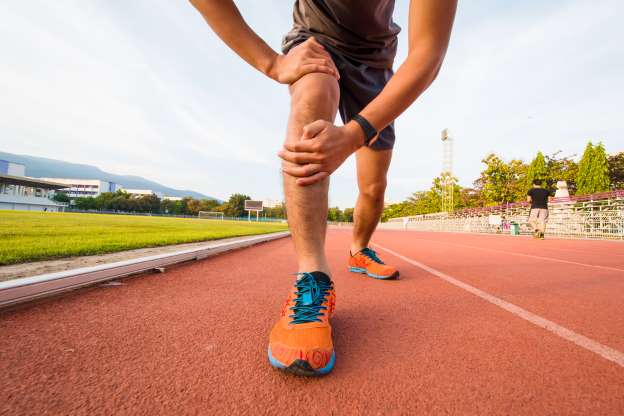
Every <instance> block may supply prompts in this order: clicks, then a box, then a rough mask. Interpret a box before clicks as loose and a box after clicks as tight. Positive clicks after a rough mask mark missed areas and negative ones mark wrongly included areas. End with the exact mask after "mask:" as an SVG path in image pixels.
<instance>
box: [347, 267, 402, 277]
mask: <svg viewBox="0 0 624 416" xmlns="http://www.w3.org/2000/svg"><path fill="white" fill-rule="evenodd" d="M349 271H350V272H351V273H361V274H365V275H367V276H368V277H372V278H373V279H379V280H392V279H398V278H399V271H398V270H397V271H396V272H394V273H392V274H391V275H390V276H379V275H377V274H373V273H369V272H368V271H367V270H366V269H362V268H361V267H349Z"/></svg>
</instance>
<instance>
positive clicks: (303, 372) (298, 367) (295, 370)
mask: <svg viewBox="0 0 624 416" xmlns="http://www.w3.org/2000/svg"><path fill="white" fill-rule="evenodd" d="M268 355H269V363H271V365H272V366H273V367H275V368H277V369H279V370H282V371H285V372H287V373H290V374H294V375H296V376H303V377H320V376H324V375H326V374H328V373H329V372H330V371H331V370H332V369H333V368H334V363H335V362H336V352H335V351H334V352H332V355H331V358H330V359H329V363H327V365H326V366H325V367H323V368H319V369H318V370H315V369H314V368H312V366H311V365H310V363H308V362H307V361H306V360H301V359H297V360H295V361H293V362H292V364H290V365H288V366H287V365H286V364H283V363H281V362H279V361H278V360H277V359H275V357H273V354H271V347H270V346H269V349H268Z"/></svg>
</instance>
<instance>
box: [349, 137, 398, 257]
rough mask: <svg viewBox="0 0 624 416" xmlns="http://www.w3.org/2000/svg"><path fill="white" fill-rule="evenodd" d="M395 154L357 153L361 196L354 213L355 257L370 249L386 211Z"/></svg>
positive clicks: (377, 151) (352, 246)
mask: <svg viewBox="0 0 624 416" xmlns="http://www.w3.org/2000/svg"><path fill="white" fill-rule="evenodd" d="M391 159H392V150H391V149H390V150H372V149H370V148H368V147H362V148H360V149H359V150H358V151H357V153H356V161H357V178H358V188H359V191H360V193H359V195H358V199H357V203H356V205H355V211H354V213H353V222H354V224H353V240H352V242H351V254H355V253H357V252H358V251H360V250H362V249H363V248H365V247H367V246H368V243H369V241H370V239H371V237H372V235H373V232H375V228H377V224H378V223H379V219H380V218H381V213H382V212H383V208H384V194H385V191H386V184H387V181H386V175H387V174H388V167H389V166H390V160H391Z"/></svg>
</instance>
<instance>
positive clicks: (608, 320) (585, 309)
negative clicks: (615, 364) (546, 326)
mask: <svg viewBox="0 0 624 416" xmlns="http://www.w3.org/2000/svg"><path fill="white" fill-rule="evenodd" d="M418 234H419V233H411V232H410V233H402V234H396V233H393V232H390V233H384V232H378V233H376V235H375V239H374V241H375V242H378V243H379V244H381V245H382V246H385V247H388V248H390V249H392V250H395V251H396V252H398V253H400V254H402V255H404V256H407V257H409V258H411V259H414V260H416V261H419V262H422V263H424V264H426V265H427V266H430V267H433V268H435V269H437V270H440V271H442V272H444V273H447V274H450V275H451V276H453V277H456V278H458V279H459V280H461V281H463V282H465V283H468V284H470V285H472V286H475V287H477V288H479V289H481V290H484V291H486V292H488V293H490V294H492V295H494V296H497V297H500V298H502V299H503V300H506V301H508V302H511V303H513V304H515V305H518V306H520V307H522V308H524V309H527V310H529V311H531V312H533V313H536V314H538V315H540V316H542V317H545V318H546V319H549V320H552V321H554V322H556V323H558V324H560V325H562V326H564V327H567V328H569V329H571V330H573V331H575V332H578V333H580V334H582V335H585V336H587V337H589V338H592V339H595V340H596V341H598V342H601V343H603V344H605V345H607V346H610V347H612V348H615V349H617V350H620V351H624V271H623V272H620V271H619V270H613V269H604V268H592V267H585V266H580V265H576V264H571V263H560V262H551V261H546V260H543V259H539V258H535V257H522V256H516V255H513V253H506V252H501V251H491V250H490V247H488V246H487V245H485V244H490V243H491V240H482V241H481V244H484V242H485V244H484V246H485V247H483V248H484V250H482V249H479V248H478V247H475V248H470V247H469V246H467V245H465V244H458V243H454V242H451V241H455V239H453V238H449V241H435V240H431V239H429V238H426V239H421V238H419V237H418ZM452 237H454V235H452ZM508 238H509V239H511V240H512V242H513V241H517V239H514V238H511V237H508ZM507 243H508V244H509V242H507ZM520 243H522V242H519V244H520ZM533 243H534V244H536V245H539V244H540V243H541V241H534V242H533ZM473 244H475V243H473Z"/></svg>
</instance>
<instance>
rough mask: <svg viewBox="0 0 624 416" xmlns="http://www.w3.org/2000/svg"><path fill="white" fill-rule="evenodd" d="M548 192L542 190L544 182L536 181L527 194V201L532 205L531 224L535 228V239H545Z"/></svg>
mask: <svg viewBox="0 0 624 416" xmlns="http://www.w3.org/2000/svg"><path fill="white" fill-rule="evenodd" d="M548 195H549V193H548V190H546V189H544V188H542V181H541V180H540V179H535V180H534V181H533V188H531V189H529V192H527V200H528V201H529V202H530V203H531V212H530V213H529V224H530V225H531V227H532V228H533V237H535V238H541V239H544V232H545V231H546V221H547V220H548Z"/></svg>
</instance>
